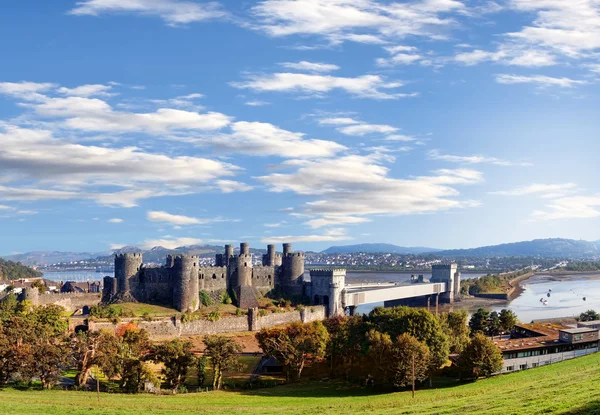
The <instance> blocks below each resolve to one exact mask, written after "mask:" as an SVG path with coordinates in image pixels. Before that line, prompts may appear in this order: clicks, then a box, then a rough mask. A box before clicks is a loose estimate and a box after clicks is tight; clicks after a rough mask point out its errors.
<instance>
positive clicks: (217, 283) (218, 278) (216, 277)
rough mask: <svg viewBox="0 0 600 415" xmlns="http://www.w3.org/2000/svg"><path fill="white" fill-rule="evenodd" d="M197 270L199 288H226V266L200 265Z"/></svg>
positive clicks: (213, 289)
mask: <svg viewBox="0 0 600 415" xmlns="http://www.w3.org/2000/svg"><path fill="white" fill-rule="evenodd" d="M198 272H199V276H198V278H199V282H200V286H199V289H200V290H204V291H209V292H210V291H221V290H226V289H227V267H225V266H222V267H202V268H200V270H199V271H198Z"/></svg>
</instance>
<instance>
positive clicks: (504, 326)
mask: <svg viewBox="0 0 600 415" xmlns="http://www.w3.org/2000/svg"><path fill="white" fill-rule="evenodd" d="M518 321H519V320H518V319H517V315H516V314H515V313H514V312H513V311H512V310H508V309H506V308H503V309H502V310H500V329H501V330H502V332H504V333H507V332H509V331H512V329H514V328H515V324H517V322H518Z"/></svg>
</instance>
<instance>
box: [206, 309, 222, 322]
mask: <svg viewBox="0 0 600 415" xmlns="http://www.w3.org/2000/svg"><path fill="white" fill-rule="evenodd" d="M220 318H221V313H219V312H218V311H216V310H215V311H211V312H210V313H208V316H206V319H207V320H208V321H218V320H219V319H220Z"/></svg>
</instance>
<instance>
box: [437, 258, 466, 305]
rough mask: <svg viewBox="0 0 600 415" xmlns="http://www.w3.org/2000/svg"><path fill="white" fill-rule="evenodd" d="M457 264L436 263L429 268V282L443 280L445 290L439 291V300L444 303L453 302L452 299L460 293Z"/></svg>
mask: <svg viewBox="0 0 600 415" xmlns="http://www.w3.org/2000/svg"><path fill="white" fill-rule="evenodd" d="M457 269H458V265H457V264H455V263H451V264H436V265H433V266H432V268H431V282H445V283H446V291H445V292H443V293H440V300H442V301H443V302H445V303H450V304H452V303H454V299H455V298H458V297H459V295H460V272H458V271H457Z"/></svg>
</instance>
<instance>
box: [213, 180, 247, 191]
mask: <svg viewBox="0 0 600 415" xmlns="http://www.w3.org/2000/svg"><path fill="white" fill-rule="evenodd" d="M215 184H216V185H217V187H218V188H219V189H220V190H221V191H222V192H223V193H234V192H248V191H250V190H252V189H253V187H252V186H250V185H248V184H246V183H241V182H236V181H234V180H217V181H216V182H215Z"/></svg>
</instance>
